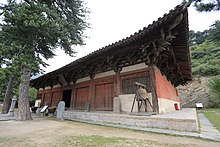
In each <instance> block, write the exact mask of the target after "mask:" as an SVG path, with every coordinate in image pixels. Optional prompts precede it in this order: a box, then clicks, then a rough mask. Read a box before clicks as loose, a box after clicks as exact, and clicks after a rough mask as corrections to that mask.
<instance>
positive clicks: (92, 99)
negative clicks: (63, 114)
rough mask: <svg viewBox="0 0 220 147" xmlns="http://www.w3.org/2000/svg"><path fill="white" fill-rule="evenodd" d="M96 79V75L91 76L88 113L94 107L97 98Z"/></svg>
mask: <svg viewBox="0 0 220 147" xmlns="http://www.w3.org/2000/svg"><path fill="white" fill-rule="evenodd" d="M94 77H95V74H90V84H89V101H88V103H87V105H86V111H90V110H91V108H92V107H93V101H94V97H95V87H94Z"/></svg>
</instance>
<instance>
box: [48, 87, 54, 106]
mask: <svg viewBox="0 0 220 147" xmlns="http://www.w3.org/2000/svg"><path fill="white" fill-rule="evenodd" d="M52 90H53V87H51V86H50V105H49V106H48V107H51V105H52V99H53V92H52Z"/></svg>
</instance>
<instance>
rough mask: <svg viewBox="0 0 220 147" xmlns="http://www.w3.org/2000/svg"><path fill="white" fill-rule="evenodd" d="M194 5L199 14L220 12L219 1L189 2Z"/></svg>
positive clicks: (200, 0)
mask: <svg viewBox="0 0 220 147" xmlns="http://www.w3.org/2000/svg"><path fill="white" fill-rule="evenodd" d="M189 1H190V2H193V3H194V6H195V7H196V10H197V11H199V12H203V11H205V12H209V11H219V10H220V2H219V0H208V1H207V0H189Z"/></svg>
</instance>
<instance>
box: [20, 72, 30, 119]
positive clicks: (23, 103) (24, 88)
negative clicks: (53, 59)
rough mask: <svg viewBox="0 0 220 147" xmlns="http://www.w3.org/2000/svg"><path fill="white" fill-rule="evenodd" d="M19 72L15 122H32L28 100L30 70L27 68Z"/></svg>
mask: <svg viewBox="0 0 220 147" xmlns="http://www.w3.org/2000/svg"><path fill="white" fill-rule="evenodd" d="M21 72H22V75H21V83H20V86H19V98H18V117H17V120H22V121H24V120H32V117H31V112H30V106H29V98H28V92H29V84H30V76H31V70H30V69H28V68H22V71H21Z"/></svg>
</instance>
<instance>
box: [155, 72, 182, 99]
mask: <svg viewBox="0 0 220 147" xmlns="http://www.w3.org/2000/svg"><path fill="white" fill-rule="evenodd" d="M155 79H156V90H157V97H158V98H164V99H169V100H173V101H177V102H179V101H180V100H179V97H178V93H177V90H176V88H175V87H174V86H173V85H172V84H171V83H170V82H168V81H167V79H166V78H165V77H163V76H162V75H161V73H160V71H159V70H155Z"/></svg>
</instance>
